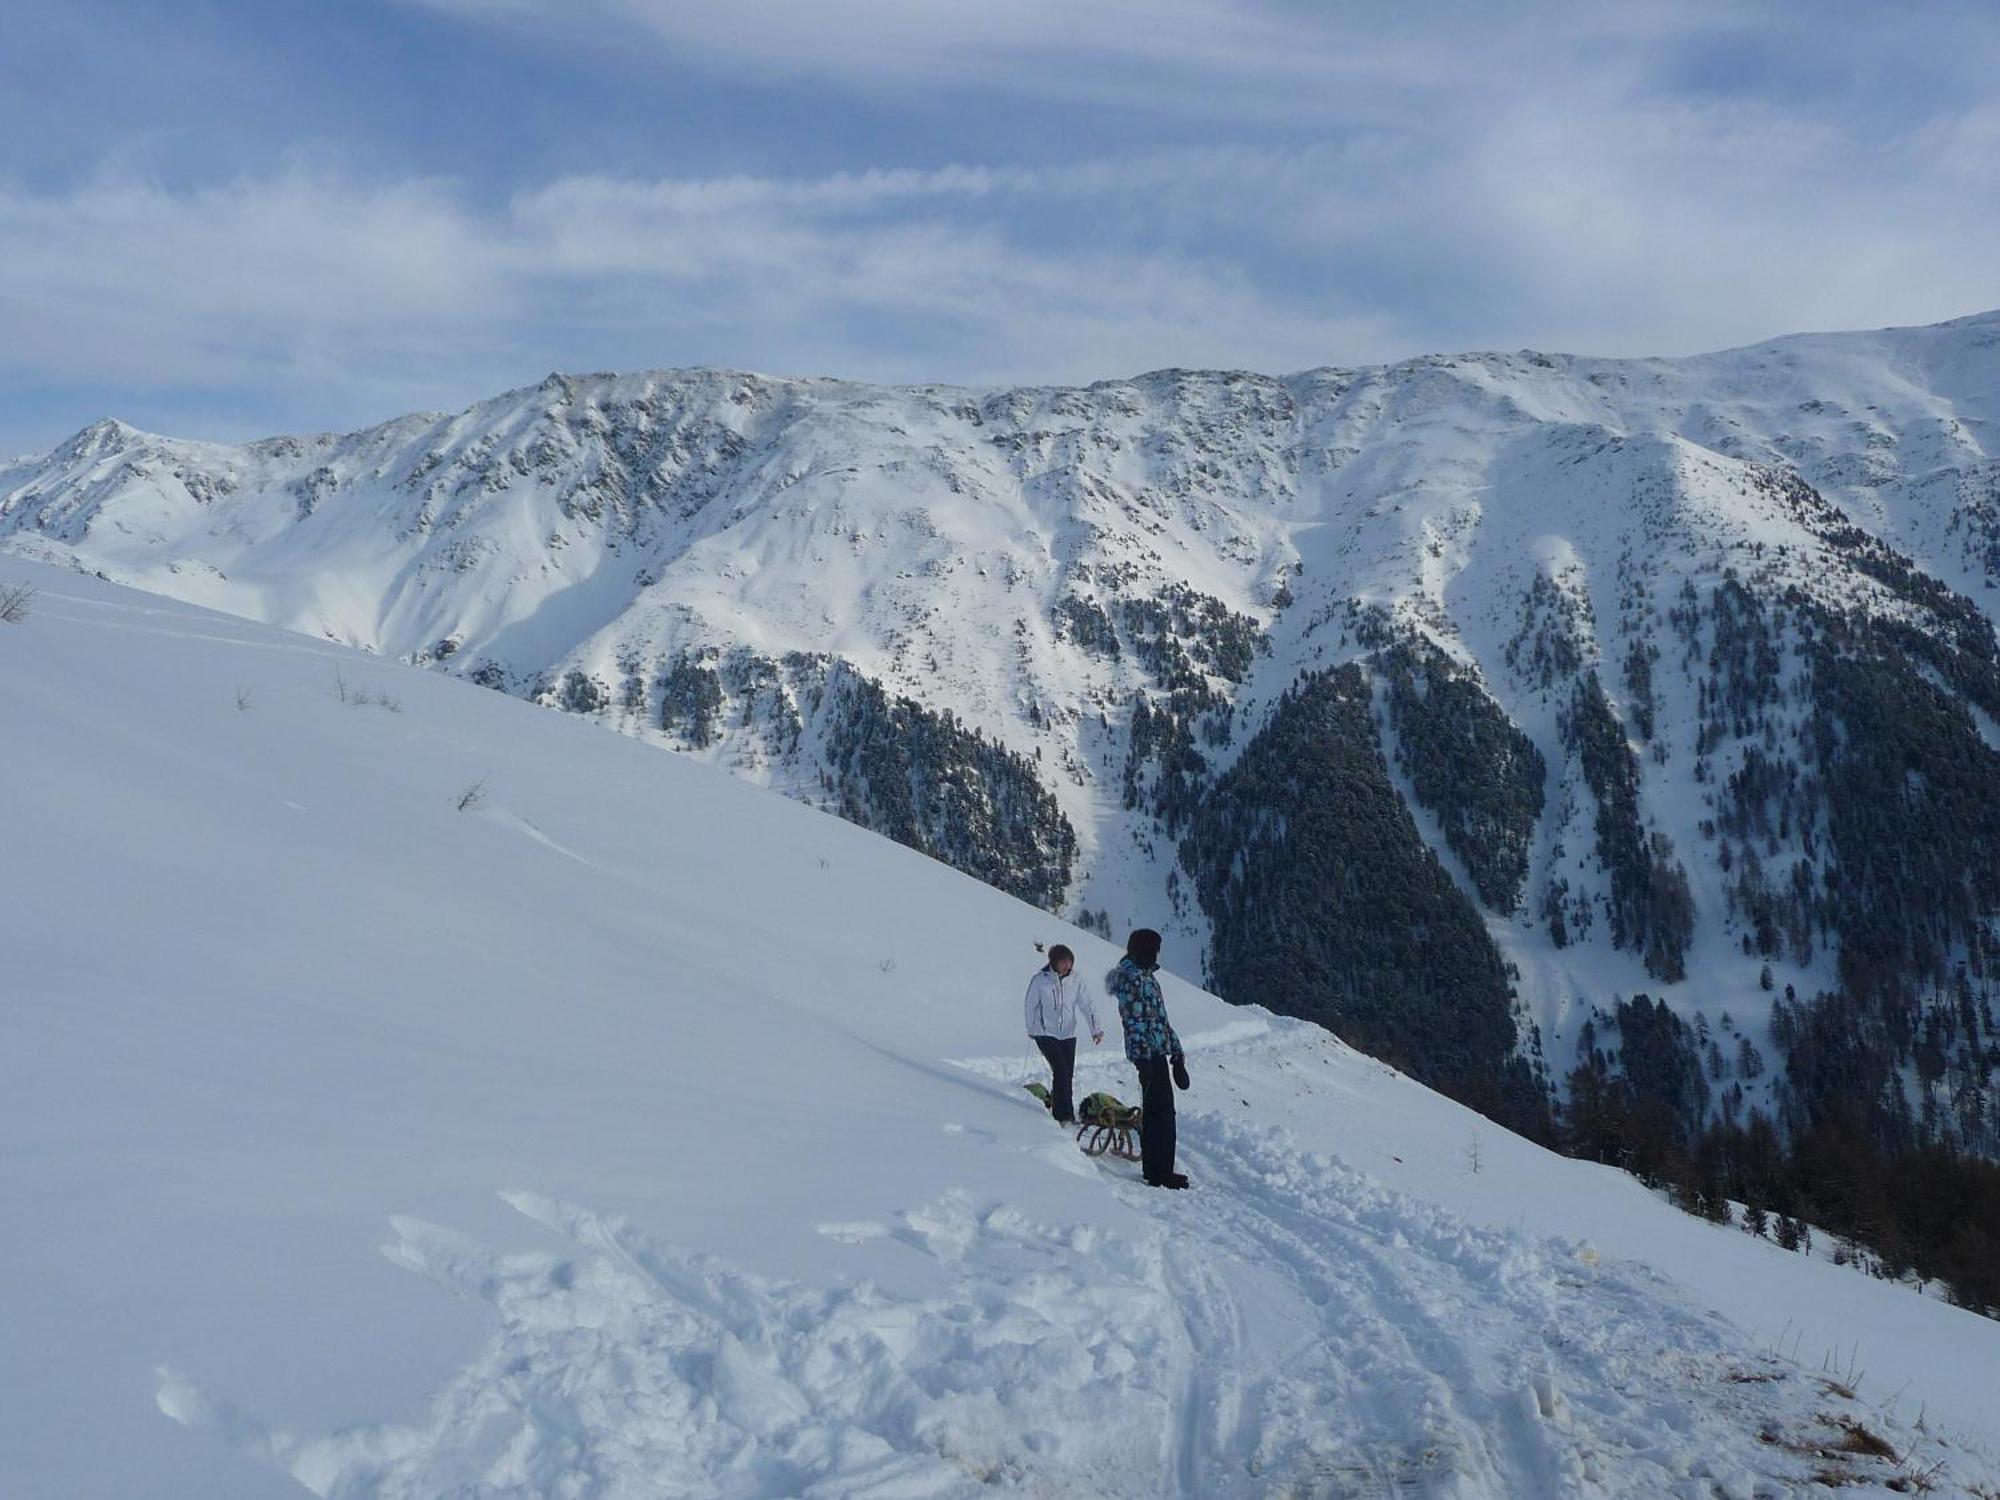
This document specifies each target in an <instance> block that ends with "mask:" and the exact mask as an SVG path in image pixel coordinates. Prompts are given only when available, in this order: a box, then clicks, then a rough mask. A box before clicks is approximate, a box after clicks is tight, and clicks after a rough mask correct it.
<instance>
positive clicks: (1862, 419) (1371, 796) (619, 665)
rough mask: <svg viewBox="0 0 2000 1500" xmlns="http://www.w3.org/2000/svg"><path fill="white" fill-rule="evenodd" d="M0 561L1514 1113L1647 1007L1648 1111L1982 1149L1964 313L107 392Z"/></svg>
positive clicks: (1978, 404)
mask: <svg viewBox="0 0 2000 1500" xmlns="http://www.w3.org/2000/svg"><path fill="white" fill-rule="evenodd" d="M0 545H4V546H5V547H7V548H9V549H11V550H14V551H16V552H19V553H22V554H25V555H28V556H32V557H36V558H41V559H45V560H49V561H55V562H60V563H66V564H69V565H72V566H77V567H81V568H83V569H86V570H88V571H92V572H96V573H99V574H101V575H102V576H104V577H106V578H109V579H114V580H118V581H122V582H126V583H130V584H134V585H137V586H139V587H142V588H145V589H149V590H153V591H157V592H160V593H165V594H169V595H172V596H174V597H177V598H180V599H183V600H187V601H191V602H197V603H202V604H207V605H211V606H214V607H216V608H219V609H222V610H225V611H228V612H230V613H233V614H237V615H241V616H244V617H247V618H251V619H256V620H260V621H265V622H269V623H274V624H278V625H282V626H285V627H287V628H290V629H293V630H297V631H303V632H306V633H308V634H311V635H315V636H320V637H323V638H326V639H329V640H333V641H338V642H342V643H345V644H350V645H354V646H359V647H362V648H364V649H366V650H369V651H373V652H377V653H380V654H382V655H384V656H389V657H396V658H401V659H404V660H407V661H411V662H416V663H423V664H430V665H434V666H437V667H440V668H442V669H443V670H445V671H447V672H449V673H453V674H457V675H461V676H464V677H469V678H471V679H473V680H475V681H478V682H480V683H483V684H486V685H489V686H493V687H499V688H504V689H506V690H508V691H510V692H513V693H516V694H520V695H525V696H529V697H533V698H535V699H537V700H538V701H542V702H545V703H549V704H552V705H556V706H560V707H563V708H566V709H569V710H571V711H574V712H577V713H581V714H585V715H588V716H591V717H594V718H597V719H599V720H602V721H604V722H607V723H610V724H612V725H615V726H617V727H619V728H622V729H624V730H626V731H628V732H630V733H632V734H634V735H637V736H639V737H641V738H644V739H648V740H651V741H654V742H657V743H662V744H666V745H669V746H672V747H673V748H675V749H678V750H681V751H683V752H686V753H688V754H692V755H695V756H698V757H700V758H703V759H706V760H708V761H710V762H712V763H715V764H718V765H721V766H725V767H727V768H728V769H730V770H731V771H733V772H735V773H736V774H737V775H739V776H742V777H744V778H747V779H749V780H751V781H755V782H759V783H762V784H767V785H771V786H775V787H777V788H779V789H781V790H784V791H786V792H789V793H791V794H792V795H794V796H798V797H802V798H805V799H806V800H809V801H813V802H816V803H819V804H820V805H822V806H826V807H830V808H833V809H836V810H839V811H842V812H844V813H845V814H846V815H848V816H849V817H851V818H853V819H854V820H856V821H859V822H862V823H865V824H867V825H868V826H870V827H873V828H875V829H877V830H879V831H883V832H886V833H889V834H891V835H892V836H894V837H896V838H898V839H900V840H902V841H903V842H906V843H908V844H911V845H913V846H914V847H917V848H919V849H923V850H925V851H926V852H930V853H933V854H935V855H937V856H938V857H940V858H943V859H946V860H948V861H949V862H951V863H953V864H955V865H957V866H958V867H959V868H961V869H964V870H966V871H968V872H970V873H973V874H975V875H977V876H979V877H980V878H981V879H983V880H986V881H988V882H989V883H991V884H994V885H996V886H998V887H999V888H1001V889H1003V890H1006V891H1009V892H1011V893H1013V894H1015V895H1018V896H1021V897H1022V898H1024V899H1027V900H1029V901H1032V902H1034V903H1036V904H1039V905H1042V906H1044V907H1047V908H1049V909H1051V910H1056V911H1061V912H1064V913H1066V914H1069V915H1071V916H1073V917H1076V918H1078V919H1079V920H1082V921H1085V922H1086V923H1088V924H1090V925H1094V926H1097V927H1098V928H1099V930H1101V931H1107V932H1108V931H1122V930H1123V929H1124V927H1125V926H1127V925H1129V924H1132V923H1136V922H1140V921H1145V922H1149V923H1151V924H1152V925H1156V926H1160V927H1162V928H1163V929H1165V930H1167V931H1168V933H1169V936H1170V939H1171V940H1172V944H1173V948H1174V951H1176V952H1177V953H1178V954H1179V955H1180V956H1181V962H1182V963H1183V964H1184V965H1185V971H1186V972H1188V973H1190V974H1205V975H1206V980H1207V982H1208V983H1209V984H1211V985H1212V986H1213V987H1214V988H1215V989H1216V990H1218V991H1219V992H1220V993H1222V994H1224V995H1226V996H1228V997H1230V998H1233V999H1242V1000H1254V1001H1258V1002H1261V1003H1264V1004H1267V1005H1270V1006H1272V1007H1274V1008H1276V1009H1279V1010H1281V1011H1284V1012H1286V1013H1289V1014H1294V1015H1300V1016H1309V1017H1314V1018H1318V1019H1322V1020H1325V1021H1328V1022H1329V1023H1330V1024H1333V1025H1335V1026H1336V1027H1338V1028H1339V1029H1340V1030H1341V1031H1342V1033H1343V1034H1344V1035H1346V1036H1348V1037H1349V1038H1350V1039H1353V1040H1356V1041H1358V1042H1360V1043H1361V1044H1363V1045H1365V1046H1367V1047H1369V1048H1370V1049H1371V1050H1374V1051H1376V1052H1378V1053H1380V1054H1381V1055H1384V1056H1387V1057H1389V1058H1391V1059H1393V1060H1395V1061H1397V1062H1398V1063H1400V1064H1402V1065H1403V1066H1406V1067H1409V1068H1411V1069H1412V1070H1414V1071H1415V1072H1417V1073H1418V1074H1419V1075H1420V1076H1423V1077H1425V1078H1427V1079H1430V1080H1433V1081H1435V1082H1438V1083H1439V1084H1441V1085H1444V1086H1447V1087H1450V1088H1452V1089H1453V1090H1454V1091H1455V1092H1456V1093H1458V1094H1459V1095H1460V1097H1465V1098H1473V1099H1476V1100H1477V1101H1478V1102H1480V1103H1482V1105H1483V1106H1485V1107H1488V1108H1490V1109H1492V1110H1494V1112H1496V1113H1498V1114H1500V1115H1502V1116H1503V1117H1506V1118H1512V1119H1516V1120H1524V1119H1527V1118H1529V1117H1530V1116H1531V1115H1532V1113H1533V1110H1534V1108H1535V1106H1534V1104H1533V1102H1532V1101H1533V1099H1534V1098H1535V1097H1536V1096H1537V1093H1538V1079H1537V1077H1536V1076H1535V1070H1536V1069H1540V1068H1545V1069H1546V1072H1547V1073H1548V1074H1549V1075H1551V1076H1553V1077H1554V1078H1555V1079H1556V1081H1558V1082H1560V1081H1561V1079H1562V1078H1563V1076H1564V1075H1566V1074H1567V1073H1568V1072H1569V1070H1570V1069H1571V1068H1572V1066H1573V1065H1575V1064H1576V1062H1577V1061H1578V1059H1579V1058H1583V1059H1585V1060H1589V1059H1591V1058H1593V1057H1594V1056H1595V1055H1596V1052H1597V1051H1599V1050H1601V1051H1603V1052H1604V1053H1605V1055H1606V1056H1607V1058H1608V1059H1609V1060H1610V1063H1611V1065H1612V1066H1613V1067H1614V1068H1615V1067H1616V1066H1618V1058H1619V1055H1620V1051H1621V1049H1620V1047H1619V1046H1618V1045H1616V1044H1615V1042H1614V1038H1615V1037H1617V1036H1620V1035H1622V1033H1623V1032H1624V1031H1627V1030H1630V1029H1631V1028H1632V1026H1633V1025H1634V1024H1635V1022H1634V1020H1633V1017H1634V1015H1635V1012H1633V1011H1631V1010H1630V1009H1626V1010H1625V1011H1623V1012H1622V1013H1621V1011H1620V1009H1619V1007H1620V1005H1621V1003H1629V1002H1630V1001H1631V997H1633V996H1635V995H1640V994H1645V995H1650V996H1654V997H1658V998H1660V999H1663V1000H1664V1001H1665V1002H1666V1003H1667V1005H1668V1006H1669V1011H1670V1013H1671V1015H1672V1016H1674V1017H1676V1018H1677V1021H1676V1023H1675V1024H1676V1034H1675V1035H1673V1036H1671V1037H1670V1038H1669V1039H1668V1040H1669V1042H1670V1044H1671V1046H1670V1050H1671V1051H1672V1052H1673V1053H1674V1055H1675V1056H1676V1057H1685V1056H1689V1055H1691V1056H1693V1057H1694V1058H1695V1063H1694V1067H1693V1076H1692V1078H1691V1079H1690V1080H1683V1081H1681V1082H1677V1083H1674V1084H1672V1085H1671V1087H1669V1086H1667V1085H1662V1086H1661V1090H1663V1091H1664V1093H1665V1095H1666V1097H1664V1098H1663V1099H1662V1100H1661V1101H1660V1102H1661V1107H1662V1108H1664V1109H1666V1110H1668V1111H1669V1112H1670V1113H1672V1114H1674V1115H1675V1116H1676V1117H1681V1118H1685V1119H1688V1120H1692V1121H1697V1122H1698V1121H1699V1120H1700V1119H1701V1118H1704V1117H1708V1118H1714V1117H1730V1118H1737V1119H1741V1118H1745V1117H1747V1115H1748V1113H1749V1112H1750V1111H1751V1110H1753V1109H1757V1108H1762V1109H1765V1110H1768V1111H1771V1112H1773V1113H1775V1114H1778V1115H1780V1116H1782V1117H1783V1118H1785V1119H1786V1120H1787V1121H1788V1122H1790V1123H1792V1124H1794V1125H1798V1124H1801V1123H1802V1122H1805V1121H1807V1120H1809V1119H1811V1118H1813V1117H1814V1116H1815V1112H1816V1111H1817V1110H1819V1108H1820V1107H1821V1106H1822V1105H1823V1104H1824V1103H1825V1101H1826V1099H1827V1098H1829V1097H1834V1096H1847V1095H1851V1096H1854V1097H1857V1098H1860V1099H1862V1100H1864V1101H1865V1104H1866V1108H1867V1109H1868V1110H1869V1111H1871V1112H1872V1114H1873V1115H1874V1116H1879V1118H1878V1119H1876V1120H1875V1123H1874V1128H1876V1129H1877V1131H1878V1133H1879V1134H1880V1135H1881V1136H1882V1137H1883V1138H1884V1139H1885V1140H1891V1141H1893V1140H1894V1139H1897V1138H1915V1137H1917V1136H1919V1135H1922V1136H1926V1137H1931V1138H1939V1139H1946V1140H1949V1141H1952V1142H1955V1143H1962V1144H1966V1145H1970V1146H1972V1147H1973V1148H1975V1149H1978V1150H1981V1151H1986V1152H1992V1151H1994V1150H1996V1149H2000V1108H1996V1107H1995V1104H1996V1101H1995V1096H1994V1092H1993V1090H1992V1089H1991V1088H1990V1087H1989V1076H1990V1073H1991V1070H1992V1066H1993V1041H1992V1038H1993V1035H1994V1033H1993V1031H1992V1023H1991V1021H1990V1020H1989V1019H1987V1017H1988V1015H1989V1013H1990V1000H1991V995H1990V986H1991V985H1992V984H1993V983H1994V982H1995V981H1994V980H1993V979H1992V977H1991V976H1992V975H1993V972H1994V964H1995V962H1996V960H2000V951H1996V949H1995V948H1994V945H1993V939H1994V932H1995V927H1994V922H1995V918H1996V916H2000V873H1996V872H2000V811H1996V809H2000V752H1996V744H2000V741H1996V729H1995V725H1996V723H2000V651H1996V646H1995V637H1994V633H1993V623H1992V621H1993V616H1992V604H1993V600H1994V599H1995V597H1996V595H1995V589H1996V587H2000V314H1987V315H1983V316H1979V317H1973V318H1968V319H1963V320H1960V321H1957V322H1954V323H1949V324H1944V325H1940V326H1937V327H1932V328H1921V329H1898V330H1886V331H1882V332H1876V333H1860V334H1838V335H1825V336H1809V337H1798V338H1789V339H1782V340H1778V341H1776V342H1773V343H1769V344H1764V345H1759V346H1757V347H1754V348H1750V349H1743V350H1736V351H1731V352H1727V353H1721V354H1715V355H1709V356H1703V357H1699V358H1693V359H1682V360H1604V359H1584V358H1572V357H1567V356H1552V355H1544V354H1537V353H1532V352H1522V353H1518V354H1506V355H1501V354H1478V355H1465V356H1458V357H1436V358H1425V359H1419V360H1413V361H1410V362H1407V363H1404V364H1399V365H1394V366H1388V367H1381V368H1367V369H1321V370H1313V371H1308V372H1306V373H1303V374H1298V375H1292V376H1286V377H1267V376H1260V375H1251V374H1243V373H1233V372H1220V373H1219V372H1189V371H1164V372H1159V373H1155V374H1152V375H1147V376H1143V377H1140V378H1138V379H1134V380H1119V381H1107V382H1104V383H1101V384H1098V385H1093V386H1090V387H1087V388H1083V389H1025V390H1000V391H976V390H962V389H954V388H948V387H910V388H884V387H873V386H865V385H857V384H852V383H846V382H839V381H830V380H811V381H809V380H777V379H768V378H764V377H760V376H754V375H746V374H738V373H733V372H727V371H717V370H694V371H678V372H656V373H650V374H641V375H622V376H613V375H596V376H580V377H568V376H551V377H549V379H547V380H546V381H544V382H543V383H542V384H541V385H539V386H537V387H534V388H532V389H527V390H521V391H515V392H512V393H509V394H507V395H505V396H502V397H499V398H496V399H495V400H492V401H488V402H484V403H481V404H480V405H477V406H475V407H472V408H470V409H468V410H466V411H463V412H460V413H457V414H455V415H448V416H446V415H420V416H413V417H407V418H403V419H401V420H398V421H395V422H391V423H388V424H386V425H384V426H381V427H377V428H372V429H370V430H368V431H365V432H360V433H353V434H348V435H340V436H336V435H316V436H308V437H288V438H278V439H273V440H270V441H267V442H261V443H253V444H249V445H246V446H242V447H223V446H217V445H213V444H206V443H195V442H184V441H179V440H174V439H169V438H160V437H153V436H150V435H147V434H143V433H139V432H136V431H134V430H132V429H130V428H128V427H124V426H122V425H120V424H118V423H115V422H105V423H100V424H98V425H96V426H94V427H91V428H89V429H87V430H85V431H84V432H81V433H79V434H77V435H76V436H75V437H74V438H72V439H71V440H70V441H68V442H67V443H65V444H63V445H62V446H61V447H60V448H58V449H57V450H56V451H54V452H53V453H51V454H49V455H47V456H45V457H42V458H38V459H35V460H32V461H27V462H23V463H20V464H17V465H16V466H14V467H12V468H10V469H6V470H4V471H0ZM1829 1035H1836V1036H1848V1035H1855V1036H1859V1037H1860V1038H1862V1040H1861V1041H1860V1042H1859V1043H1858V1044H1857V1046H1856V1047H1855V1049H1854V1055H1853V1056H1851V1057H1850V1056H1847V1055H1845V1054H1842V1055H1839V1056H1834V1057H1829V1056H1828V1053H1827V1048H1826V1046H1825V1045H1824V1038H1826V1037H1827V1036H1829ZM1623 1051H1625V1052H1627V1053H1632V1054H1633V1055H1636V1051H1637V1049H1634V1048H1631V1047H1626V1048H1624V1049H1623ZM1510 1056H1511V1057H1515V1058H1517V1059H1519V1061H1518V1062H1517V1063H1515V1064H1511V1065H1510V1064H1508V1063H1507V1061H1506V1059H1507V1058H1509V1057H1510ZM1656 1092H1659V1091H1656ZM1899 1133H1900V1137H1899Z"/></svg>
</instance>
